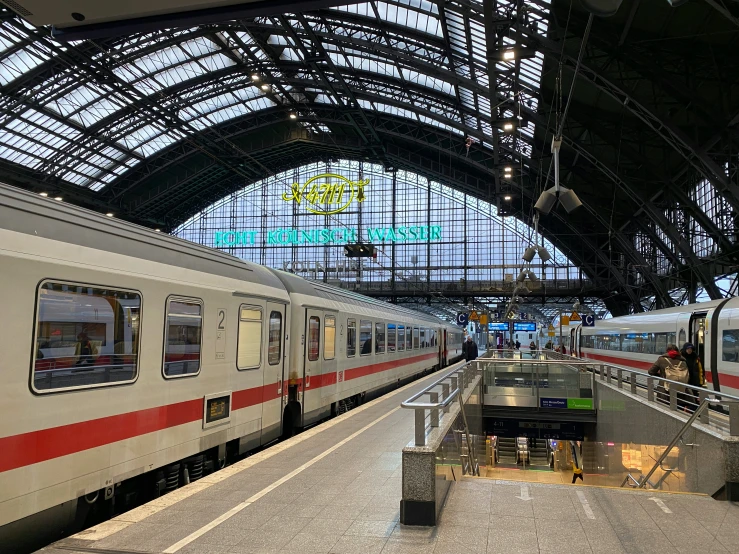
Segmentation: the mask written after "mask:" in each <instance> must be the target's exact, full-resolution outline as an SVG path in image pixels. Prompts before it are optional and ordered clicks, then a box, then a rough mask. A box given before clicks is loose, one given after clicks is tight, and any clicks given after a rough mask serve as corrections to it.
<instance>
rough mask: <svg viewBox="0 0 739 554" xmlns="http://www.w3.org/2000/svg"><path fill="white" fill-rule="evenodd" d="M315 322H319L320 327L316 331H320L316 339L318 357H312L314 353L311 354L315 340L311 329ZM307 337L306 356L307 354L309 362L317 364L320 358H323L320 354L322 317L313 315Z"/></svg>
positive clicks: (309, 321) (309, 322)
mask: <svg viewBox="0 0 739 554" xmlns="http://www.w3.org/2000/svg"><path fill="white" fill-rule="evenodd" d="M313 321H317V322H318V325H317V326H316V329H317V330H318V336H317V337H316V350H315V352H316V355H315V357H311V356H312V353H311V341H312V340H313V337H312V335H311V331H312V329H311V323H313ZM307 335H308V336H307V338H306V341H305V347H306V354H307V357H308V361H309V362H317V361H318V358H320V357H321V354H320V352H321V317H320V316H317V315H312V316H310V317H308V332H307Z"/></svg>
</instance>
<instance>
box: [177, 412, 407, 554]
mask: <svg viewBox="0 0 739 554" xmlns="http://www.w3.org/2000/svg"><path fill="white" fill-rule="evenodd" d="M398 410H400V406H398V407H397V408H393V409H392V410H390V411H389V412H387V413H386V414H384V415H382V416H380V417H378V418H377V419H376V420H374V421H372V422H371V423H368V424H367V425H365V426H364V427H362V428H361V429H360V430H359V431H355V432H354V433H352V434H351V435H349V436H348V437H346V438H345V439H344V440H342V441H340V442H338V443H336V444H335V445H333V446H332V447H331V448H329V449H328V450H324V451H323V452H321V453H320V454H319V455H318V456H316V457H315V458H312V459H310V460H309V461H307V462H306V463H304V464H303V465H302V466H300V467H299V468H297V469H294V470H293V471H291V472H290V473H288V474H287V475H285V476H284V477H282V478H281V479H278V480H277V481H275V482H274V483H272V484H271V485H269V486H267V487H265V488H263V489H262V490H261V491H259V492H258V493H256V494H255V495H253V496H251V497H249V498H248V499H246V500H245V501H244V502H242V503H241V504H239V505H238V506H236V507H234V508H231V509H230V510H229V511H228V512H226V513H225V514H223V515H222V516H220V517H218V518H216V519H214V520H213V521H211V522H210V523H208V524H207V525H203V526H202V527H201V528H200V529H198V530H197V531H195V532H194V533H191V534H189V535H188V536H187V537H185V538H184V539H182V540H181V541H178V542H176V543H174V544H173V545H172V546H170V547H169V548H166V549H165V550H164V554H174V553H175V552H177V551H178V550H179V549H180V548H182V547H183V546H187V545H188V544H190V543H191V542H192V541H194V540H195V539H197V538H199V537H201V536H203V535H204V534H205V533H207V532H208V531H210V530H212V529H215V528H216V527H218V526H219V525H220V524H221V523H223V522H224V521H226V520H227V519H229V518H231V517H233V516H235V515H236V514H238V513H239V512H240V511H241V510H243V509H244V508H246V507H247V506H251V505H252V504H253V503H254V502H256V501H257V500H259V499H260V498H262V497H263V496H264V495H266V494H268V493H270V492H272V491H273V490H275V489H276V488H277V487H279V486H280V485H282V484H284V483H287V482H288V481H289V480H290V479H292V478H293V477H295V476H296V475H299V474H300V473H302V472H303V471H305V470H306V469H308V468H309V467H311V466H312V465H313V464H315V463H316V462H320V461H321V460H323V459H324V458H325V457H326V456H328V455H329V454H331V453H332V452H334V451H336V450H338V449H339V448H341V447H342V446H344V445H345V444H346V443H348V442H349V441H350V440H352V439H355V438H357V437H358V436H359V435H361V434H362V433H364V432H365V431H366V430H367V429H369V428H371V427H374V426H375V425H377V424H378V423H380V422H381V421H382V420H383V419H385V418H386V417H388V416H390V415H392V414H394V413H395V412H397V411H398Z"/></svg>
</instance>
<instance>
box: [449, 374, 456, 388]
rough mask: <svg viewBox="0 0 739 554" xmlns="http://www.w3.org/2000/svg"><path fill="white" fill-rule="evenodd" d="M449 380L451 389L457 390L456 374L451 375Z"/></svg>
mask: <svg viewBox="0 0 739 554" xmlns="http://www.w3.org/2000/svg"><path fill="white" fill-rule="evenodd" d="M449 380H450V381H451V382H452V391H455V390H457V376H456V375H453V376H452V377H450V378H449Z"/></svg>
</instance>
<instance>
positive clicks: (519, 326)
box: [513, 321, 536, 333]
mask: <svg viewBox="0 0 739 554" xmlns="http://www.w3.org/2000/svg"><path fill="white" fill-rule="evenodd" d="M513 330H514V331H528V332H529V333H533V332H534V331H536V323H535V322H523V321H520V322H517V323H514V324H513Z"/></svg>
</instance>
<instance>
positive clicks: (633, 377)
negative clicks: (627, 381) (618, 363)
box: [631, 373, 636, 394]
mask: <svg viewBox="0 0 739 554" xmlns="http://www.w3.org/2000/svg"><path fill="white" fill-rule="evenodd" d="M631 394H636V373H632V374H631Z"/></svg>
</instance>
